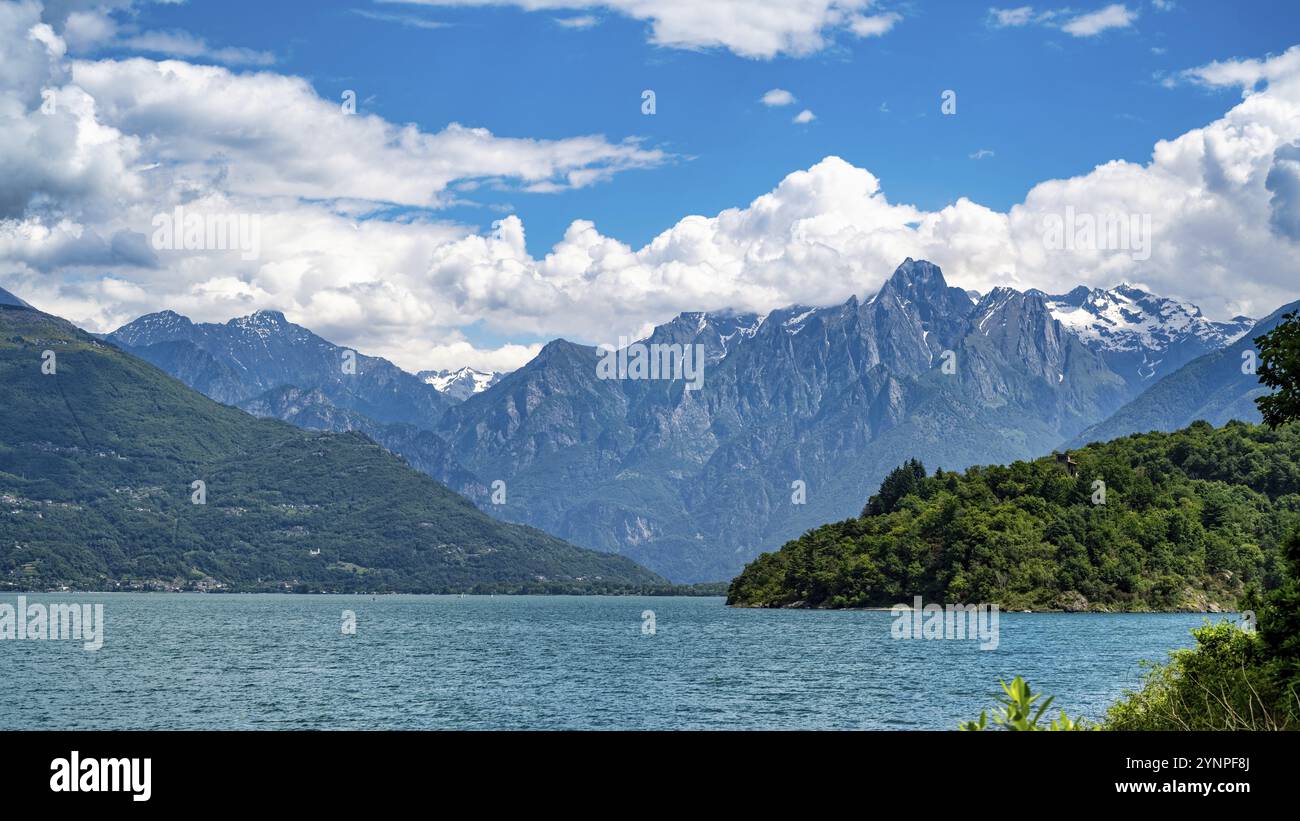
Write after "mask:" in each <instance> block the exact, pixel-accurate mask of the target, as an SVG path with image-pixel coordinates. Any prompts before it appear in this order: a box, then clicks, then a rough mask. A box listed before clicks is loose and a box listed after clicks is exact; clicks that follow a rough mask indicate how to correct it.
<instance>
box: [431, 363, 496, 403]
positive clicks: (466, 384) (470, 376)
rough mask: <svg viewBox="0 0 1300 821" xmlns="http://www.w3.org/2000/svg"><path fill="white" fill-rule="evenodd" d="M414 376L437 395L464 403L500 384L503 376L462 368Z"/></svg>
mask: <svg viewBox="0 0 1300 821" xmlns="http://www.w3.org/2000/svg"><path fill="white" fill-rule="evenodd" d="M416 376H417V377H419V378H420V379H421V380H422V381H423V382H424V383H425V384H427V385H432V386H433V387H434V389H435V390H437V391H438V392H439V393H443V394H446V395H447V396H450V397H451V398H452V399H456V400H459V401H464V400H466V399H468V398H470V397H471V396H473V395H474V394H476V393H482V392H483V391H485V390H487V389H488V388H490V387H492V386H493V385H495V384H496V383H498V382H500V381H501V377H503V376H505V374H502V373H486V372H484V371H478V370H475V369H473V368H470V367H464V368H457V369H456V370H441V371H420V372H419V373H417V374H416Z"/></svg>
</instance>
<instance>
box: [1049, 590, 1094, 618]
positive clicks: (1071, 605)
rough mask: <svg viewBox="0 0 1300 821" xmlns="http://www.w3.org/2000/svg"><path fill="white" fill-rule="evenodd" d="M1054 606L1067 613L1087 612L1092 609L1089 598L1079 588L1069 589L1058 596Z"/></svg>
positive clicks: (1053, 603)
mask: <svg viewBox="0 0 1300 821" xmlns="http://www.w3.org/2000/svg"><path fill="white" fill-rule="evenodd" d="M1052 606H1053V607H1055V608H1056V609H1057V610H1064V611H1065V612H1067V613H1086V612H1088V611H1089V610H1090V609H1091V605H1089V604H1088V600H1087V599H1086V598H1084V596H1083V594H1082V593H1080V592H1079V591H1077V590H1067V591H1065V592H1064V593H1062V594H1061V595H1059V596H1057V597H1056V601H1054V602H1052Z"/></svg>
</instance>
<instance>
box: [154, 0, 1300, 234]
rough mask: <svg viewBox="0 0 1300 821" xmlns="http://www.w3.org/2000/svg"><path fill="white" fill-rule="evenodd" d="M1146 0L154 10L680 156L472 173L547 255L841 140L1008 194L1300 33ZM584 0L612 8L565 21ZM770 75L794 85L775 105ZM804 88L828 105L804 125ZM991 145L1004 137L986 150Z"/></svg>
mask: <svg viewBox="0 0 1300 821" xmlns="http://www.w3.org/2000/svg"><path fill="white" fill-rule="evenodd" d="M1105 5H1108V4H1106V3H1090V4H1086V5H1081V6H1078V7H1075V8H1076V10H1077V13H1078V14H1083V13H1085V12H1087V11H1092V10H1096V9H1099V8H1102V7H1104V6H1105ZM1014 6H1015V3H1011V4H1007V6H1005V7H1007V8H1010V7H1014ZM1129 6H1130V7H1132V8H1133V9H1135V10H1137V11H1138V17H1137V20H1136V21H1135V22H1134V23H1132V24H1131V25H1130V26H1128V27H1126V28H1122V29H1115V30H1110V31H1106V32H1103V33H1101V34H1099V35H1095V36H1088V37H1074V36H1071V35H1069V34H1066V33H1064V32H1063V31H1061V30H1059V29H1055V28H1047V27H1044V26H1042V25H1032V24H1031V25H1025V26H1022V27H1002V28H998V27H995V25H994V24H993V23H992V20H993V18H991V16H990V14H989V7H988V6H986V5H983V4H976V3H970V2H951V1H950V2H933V3H922V2H911V3H896V4H892V5H886V6H881V8H898V9H901V10H902V11H901V12H900V13H902V14H903V19H902V20H901V21H900V22H898V23H897V24H896V25H895V26H894V28H893V29H892V30H891V31H890V32H889V33H888V34H887V35H885V36H883V37H876V38H871V39H865V40H863V39H858V38H855V37H852V36H848V35H845V34H843V33H840V34H838V35H832V37H833V39H834V43H833V45H831V46H829V47H828V48H826V49H825V50H824V51H822V52H819V53H817V54H814V55H810V56H806V57H792V56H786V55H779V56H776V57H773V58H771V59H754V58H747V57H743V56H738V55H736V54H734V53H732V52H731V51H728V50H726V49H721V48H713V49H707V50H687V49H681V48H667V47H663V46H659V45H655V44H653V43H651V42H650V40H649V37H648V34H647V29H648V25H647V23H645V22H641V21H637V20H633V19H630V18H627V17H624V16H622V15H619V14H617V13H613V12H610V11H608V10H601V9H575V10H572V11H562V10H543V11H535V12H530V11H525V10H523V9H520V8H516V7H509V6H507V7H487V8H458V7H445V6H438V5H436V4H435V5H433V6H422V5H406V4H397V3H370V4H366V3H365V2H363V0H357V2H350V3H348V2H345V3H322V4H319V6H317V4H301V3H266V2H252V1H251V0H223V2H220V3H211V2H191V3H187V4H184V5H152V6H146V7H143V8H142V9H141V11H140V15H139V22H140V23H141V25H142V26H143V27H146V28H151V29H154V28H156V29H185V30H189V31H194V32H200V33H202V35H203V36H204V37H205V39H207V40H208V41H209V42H210V43H213V44H214V45H217V44H219V45H227V46H240V47H245V48H252V49H256V50H259V51H265V52H268V53H270V54H272V55H274V57H275V63H274V66H273V67H271V68H273V69H274V70H276V71H282V72H288V73H292V74H297V75H301V76H303V77H306V78H308V79H309V80H310V81H311V82H312V84H313V86H314V87H315V89H316V90H317V92H318V93H319V94H320V95H321V96H323V97H326V98H335V99H336V98H338V96H339V95H340V94H341V93H342V91H343V90H345V89H354V90H355V91H356V92H357V94H358V99H359V101H360V103H361V104H360V105H359V110H360V111H362V112H373V113H377V114H380V115H382V116H383V117H384V118H385V119H388V120H390V121H394V122H402V123H405V122H415V123H418V124H420V125H421V126H422V127H423V128H424V129H425V130H430V131H436V130H438V129H441V128H442V127H443V126H445V125H446V124H448V123H451V122H459V123H461V124H462V125H467V126H481V127H486V128H488V129H490V130H491V131H492V132H493V133H494V134H497V135H502V136H520V137H539V138H555V139H561V138H564V137H568V136H572V135H575V134H593V133H598V134H604V135H606V136H607V137H609V138H610V139H613V140H619V139H623V138H626V137H639V138H643V139H644V140H645V141H646V143H647V144H650V145H654V146H658V147H661V148H664V149H665V150H667V151H670V152H672V153H673V154H675V155H678V157H679V158H678V159H677V160H675V161H674V162H672V163H669V164H667V165H666V166H664V167H661V168H657V169H654V170H653V171H650V172H633V173H628V174H625V175H622V176H620V177H619V178H617V179H616V180H614V181H612V182H609V183H605V184H602V185H597V186H593V187H590V188H585V189H581V190H577V191H571V192H567V193H564V194H563V195H559V196H556V195H551V194H529V193H522V192H518V191H511V192H501V193H493V192H491V191H483V190H480V191H475V192H473V193H472V194H467V195H466V197H467V198H468V199H471V200H473V201H474V202H475V203H479V204H480V205H479V206H474V207H461V208H452V209H447V210H445V211H443V212H442V213H443V215H445V216H447V217H450V218H453V219H457V220H463V221H466V222H469V223H473V224H477V225H482V226H487V225H488V224H489V223H490V222H491V221H492V220H494V219H497V218H499V216H500V212H499V211H497V210H494V209H493V208H492V206H499V207H506V206H509V209H510V210H511V211H513V212H515V213H518V214H519V215H520V216H521V217H522V218H523V220H524V224H525V225H526V226H527V229H528V245H529V250H530V251H532V252H533V253H534V254H542V253H545V251H546V250H547V249H549V248H550V246H551V245H552V244H553V243H554V242H556V241H557V240H559V239H560V237H561V235H562V234H563V231H564V229H565V228H566V227H567V226H568V225H569V223H570V222H572V221H573V220H574V219H579V218H587V219H593V220H595V221H596V223H597V226H598V227H599V228H600V229H601V230H602V232H604V233H606V234H609V235H611V236H614V237H617V238H619V239H622V240H624V241H626V242H629V243H631V244H633V245H638V246H639V245H641V244H643V243H645V242H647V241H649V240H650V239H651V238H652V237H653V236H654V235H655V234H657V233H658V232H659V231H661V230H663V229H664V228H666V227H668V226H670V225H671V224H672V223H674V222H675V221H676V220H677V219H678V218H680V217H681V216H682V215H684V214H689V213H700V214H714V213H716V212H718V211H720V210H722V209H723V208H727V207H731V206H737V205H743V204H745V203H747V202H749V201H750V200H751V199H752V198H753V197H755V196H757V195H759V194H761V193H763V192H765V191H767V190H769V189H770V188H771V187H772V185H773V183H774V182H775V181H777V180H779V179H780V178H781V177H783V176H784V175H785V174H787V173H789V172H790V171H791V170H793V169H797V168H807V167H808V166H810V165H812V164H813V163H815V162H816V161H818V160H820V159H821V158H822V157H825V156H827V155H830V154H835V155H839V156H841V157H844V158H845V159H846V160H848V161H849V162H851V163H853V164H854V165H858V166H861V167H865V168H869V169H871V170H872V172H873V173H875V174H876V175H877V176H878V177H880V179H881V181H882V183H883V184H884V187H885V190H886V191H888V192H889V194H890V197H891V199H893V200H896V201H903V202H909V203H913V204H915V205H917V206H919V207H921V208H924V209H927V210H933V209H937V208H940V207H942V206H943V205H945V204H947V203H949V202H952V201H953V200H955V199H957V198H958V197H959V196H968V197H971V198H972V199H975V200H977V201H979V202H981V203H982V204H984V205H987V206H989V207H991V208H996V209H999V210H1004V209H1006V208H1007V207H1009V206H1010V205H1011V204H1013V203H1015V202H1018V201H1020V200H1021V199H1022V198H1023V197H1024V195H1025V192H1026V191H1028V190H1029V188H1030V187H1032V186H1033V185H1034V184H1035V183H1037V182H1039V181H1041V180H1043V179H1048V178H1053V177H1066V176H1070V175H1074V174H1079V173H1085V172H1087V171H1088V170H1090V169H1091V168H1092V167H1093V166H1095V165H1097V164H1099V163H1102V162H1105V161H1107V160H1111V159H1128V160H1132V161H1135V162H1144V161H1146V160H1147V159H1148V158H1149V157H1150V154H1151V147H1152V145H1153V144H1154V143H1155V141H1156V140H1158V139H1165V138H1170V137H1175V136H1177V135H1179V134H1182V133H1183V132H1185V131H1187V130H1188V129H1190V128H1194V127H1196V126H1198V125H1202V124H1204V123H1205V122H1208V121H1209V120H1211V119H1213V118H1214V117H1215V116H1217V115H1219V114H1221V113H1222V112H1223V110H1224V109H1225V108H1226V107H1227V106H1228V105H1230V104H1231V101H1232V100H1233V98H1234V97H1236V96H1238V93H1237V92H1236V91H1234V90H1231V89H1226V90H1225V89H1213V90H1207V89H1205V88H1202V87H1196V86H1179V87H1175V88H1173V89H1170V88H1166V87H1163V86H1162V85H1161V83H1160V78H1162V77H1165V76H1169V75H1173V74H1176V73H1177V72H1179V71H1181V70H1183V69H1186V68H1189V67H1193V66H1199V65H1202V64H1205V63H1209V62H1211V61H1213V60H1219V59H1224V58H1228V57H1235V56H1253V55H1261V54H1266V53H1275V52H1281V51H1283V50H1285V49H1286V48H1287V47H1288V46H1290V45H1292V44H1293V41H1294V39H1295V34H1296V32H1297V31H1300V5H1297V4H1296V3H1294V2H1285V1H1280V2H1250V3H1247V4H1246V6H1247V7H1248V8H1249V10H1250V13H1249V14H1244V13H1243V12H1242V10H1241V7H1240V6H1238V5H1237V4H1231V3H1222V2H1191V1H1190V0H1181V1H1180V2H1178V3H1177V4H1176V5H1175V6H1174V7H1173V8H1172V9H1170V10H1168V11H1161V10H1159V9H1157V8H1156V7H1154V6H1152V5H1151V4H1150V3H1131V4H1129ZM363 15H364V16H363ZM585 16H592V17H595V18H596V19H597V21H598V22H596V23H595V24H594V25H592V26H590V27H588V28H582V29H573V28H566V27H565V26H562V25H560V24H559V23H558V22H557V20H561V19H573V18H579V17H585ZM375 17H384V18H387V19H374V18H375ZM399 19H400V20H404V21H406V22H405V23H402V22H396V21H397V20H399ZM254 20H255V21H256V24H255V25H250V21H254ZM421 24H422V25H430V24H436V25H439V26H440V27H439V28H425V27H422V26H421ZM1157 50H1158V51H1159V53H1156V52H1157ZM244 70H248V69H244ZM772 88H782V89H787V90H789V91H791V92H792V93H793V94H794V95H795V96H796V97H797V99H798V102H797V104H795V105H794V106H791V107H782V108H776V109H773V108H768V107H766V106H764V105H763V104H761V103H760V102H759V99H760V98H761V96H762V95H763V94H764V92H766V91H768V90H769V89H772ZM645 89H653V90H654V91H655V93H656V102H657V106H656V109H657V110H656V113H655V114H654V115H653V116H646V115H643V114H642V113H641V92H642V91H643V90H645ZM946 89H952V90H954V91H955V92H956V93H957V115H956V116H952V117H945V116H943V115H941V113H940V95H941V94H942V92H943V91H944V90H946ZM882 106H883V107H885V108H887V110H882ZM805 108H807V109H810V110H812V111H813V112H814V114H815V115H816V118H817V119H816V120H815V121H813V122H812V123H809V124H807V125H794V124H792V123H791V119H792V118H793V116H794V115H795V114H797V113H798V112H799V111H801V110H803V109H805ZM981 149H984V150H987V151H992V152H993V156H991V157H985V158H983V159H979V160H974V159H971V155H972V154H974V153H976V152H978V151H980V150H981Z"/></svg>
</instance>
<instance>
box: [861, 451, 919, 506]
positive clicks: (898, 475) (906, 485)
mask: <svg viewBox="0 0 1300 821" xmlns="http://www.w3.org/2000/svg"><path fill="white" fill-rule="evenodd" d="M924 479H925V465H923V464H921V462H920V461H919V460H917V459H908V460H907V461H906V462H905V463H903V464H902V465H899V466H898V467H896V468H894V469H893V470H892V471H890V472H889V475H888V476H886V477H885V481H883V482H881V483H880V492H879V493H877V494H875V495H874V496H872V497H871V498H870V499H868V500H867V506H866V507H865V508H863V509H862V515H863V516H882V515H884V514H886V513H892V512H894V511H895V510H896V509H897V508H898V503H899V502H900V501H901V500H902V499H903V497H904V496H907V495H908V494H909V493H915V492H916V490H917V488H919V487H920V485H921V482H922V481H923V480H924Z"/></svg>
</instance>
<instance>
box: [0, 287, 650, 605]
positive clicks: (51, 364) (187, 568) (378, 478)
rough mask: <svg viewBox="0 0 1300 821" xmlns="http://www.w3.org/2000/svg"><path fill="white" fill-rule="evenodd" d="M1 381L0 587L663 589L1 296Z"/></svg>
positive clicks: (365, 446)
mask: <svg viewBox="0 0 1300 821" xmlns="http://www.w3.org/2000/svg"><path fill="white" fill-rule="evenodd" d="M264 319H270V318H266V317H264ZM255 327H262V328H264V329H267V330H268V333H267V335H266V336H265V337H264V340H265V342H266V349H267V350H274V349H276V346H277V345H279V344H280V343H281V341H282V340H279V339H277V338H276V336H277V335H276V333H275V332H271V331H270V329H271V328H277V329H282V325H281V323H280V322H279V321H278V320H275V321H273V322H271V321H268V322H266V323H264V324H261V325H260V326H259V325H257V324H250V323H235V324H233V325H231V326H230V328H231V331H232V334H238V335H240V336H245V335H246V334H248V333H250V329H253V328H255ZM290 333H293V334H294V337H293V338H295V339H300V340H301V339H305V337H303V336H302V335H300V334H297V333H296V332H292V331H291V332H290ZM252 335H253V336H257V334H256V332H255V331H252ZM308 341H310V340H308ZM212 361H215V362H218V363H219V364H224V363H222V362H221V360H219V359H217V358H215V357H213V359H212ZM281 364H282V363H276V364H271V365H269V366H268V367H281ZM249 370H250V369H248V368H243V369H238V368H232V369H231V373H234V374H236V375H237V376H240V377H243V378H248V377H247V374H248V373H249ZM374 372H377V373H383V371H382V370H381V369H380V368H378V367H376V368H375V371H374ZM393 381H398V379H397V378H396V377H391V376H390V381H389V382H378V381H377V383H376V384H381V385H382V384H391V383H392V382H393ZM0 382H2V383H3V384H4V385H5V401H4V402H3V403H0V584H5V585H12V586H17V587H19V588H20V589H29V588H32V587H35V588H36V589H41V588H45V587H49V586H57V585H67V586H75V587H78V588H82V589H96V590H105V589H110V590H111V589H116V588H118V587H125V588H134V587H140V586H144V587H158V586H163V587H176V586H183V585H187V584H191V583H196V582H199V583H204V584H210V585H212V586H214V587H215V586H217V585H220V586H224V587H225V588H226V589H233V590H277V589H299V590H341V591H374V590H393V591H408V592H450V591H455V590H481V591H488V590H502V591H517V590H536V591H538V592H556V591H566V592H587V591H593V590H597V591H604V592H616V591H621V590H629V589H630V590H646V589H651V588H655V587H659V586H662V585H663V584H664V580H663V579H662V578H660V577H658V576H656V575H655V574H654V573H651V572H649V571H647V570H645V569H644V568H642V567H639V566H637V565H636V564H634V563H633V562H632V561H630V560H629V559H627V558H625V557H622V556H614V555H610V554H608V553H597V552H593V551H590V550H585V549H582V548H578V547H575V546H573V545H571V544H567V543H565V542H563V541H561V540H559V539H557V538H555V537H553V536H550V535H547V534H545V533H542V532H541V531H539V530H536V529H534V528H530V527H526V526H521V525H515V524H508V523H505V522H501V521H499V520H497V519H494V518H492V517H490V516H488V515H486V514H484V513H483V512H481V511H480V510H478V508H476V507H475V506H474V505H473V504H471V503H470V502H469V501H468V500H466V499H465V498H464V497H462V496H459V495H457V494H456V493H453V492H452V491H450V490H448V489H447V488H446V487H444V486H442V485H441V484H439V483H438V482H435V481H433V480H432V479H430V478H429V477H428V476H425V475H424V474H423V473H420V472H419V471H417V470H415V469H413V468H412V467H411V466H409V465H407V464H404V463H403V462H402V460H400V459H398V458H397V457H395V456H393V455H392V454H391V453H389V452H387V451H386V450H384V448H382V447H380V446H379V445H377V444H375V442H374V441H372V440H371V439H370V438H367V437H366V436H364V435H361V434H360V433H346V434H335V433H319V432H313V431H305V430H302V429H300V428H296V427H293V426H291V425H288V424H285V423H283V422H279V421H275V420H268V419H257V418H255V417H253V416H250V415H248V414H247V413H244V412H243V411H240V410H238V409H236V408H232V407H228V406H225V405H222V404H219V403H217V402H214V401H212V400H211V399H208V398H207V397H205V396H202V395H201V394H199V393H197V392H196V391H194V390H192V389H190V388H188V387H186V386H185V385H183V384H182V383H181V382H179V381H176V380H175V379H172V378H171V377H169V376H167V375H166V374H165V373H163V372H162V371H161V370H159V369H157V368H155V367H154V366H152V365H150V364H148V363H147V362H144V361H142V360H141V359H139V358H137V357H135V356H132V355H130V354H128V353H126V352H125V351H123V350H121V349H119V348H118V347H116V346H115V345H113V344H109V343H107V342H105V341H103V340H101V339H99V338H96V337H94V336H92V335H90V334H87V333H85V332H83V331H81V330H79V329H77V328H76V327H74V326H73V325H72V324H70V323H68V322H66V321H65V320H62V319H59V318H57V317H54V316H50V315H48V314H44V313H41V312H39V311H37V310H35V309H32V308H30V307H25V306H20V305H14V304H10V303H6V304H2V305H0ZM221 384H229V383H227V382H222V383H221ZM360 404H362V405H363V406H365V405H366V404H367V403H366V400H365V399H362V400H360Z"/></svg>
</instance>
